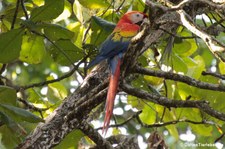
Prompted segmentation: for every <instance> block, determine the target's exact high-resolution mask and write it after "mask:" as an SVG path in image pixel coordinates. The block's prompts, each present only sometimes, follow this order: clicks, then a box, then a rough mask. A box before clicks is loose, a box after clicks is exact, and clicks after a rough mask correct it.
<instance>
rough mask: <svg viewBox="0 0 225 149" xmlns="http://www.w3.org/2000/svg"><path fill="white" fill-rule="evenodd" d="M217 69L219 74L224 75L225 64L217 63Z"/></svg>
mask: <svg viewBox="0 0 225 149" xmlns="http://www.w3.org/2000/svg"><path fill="white" fill-rule="evenodd" d="M219 69H220V73H221V74H223V75H224V74H225V63H224V62H222V61H221V62H219Z"/></svg>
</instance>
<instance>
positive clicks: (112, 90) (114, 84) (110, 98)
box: [102, 59, 121, 134]
mask: <svg viewBox="0 0 225 149" xmlns="http://www.w3.org/2000/svg"><path fill="white" fill-rule="evenodd" d="M120 63H121V61H120V60H119V59H118V63H117V66H116V71H115V73H114V74H111V76H110V81H109V89H108V93H107V99H106V107H105V108H106V110H105V119H104V125H103V128H102V134H104V133H105V134H106V133H107V130H108V128H109V123H110V119H111V117H112V113H113V107H114V100H115V96H116V93H117V88H118V82H119V78H120Z"/></svg>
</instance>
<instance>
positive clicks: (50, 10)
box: [30, 0, 64, 22]
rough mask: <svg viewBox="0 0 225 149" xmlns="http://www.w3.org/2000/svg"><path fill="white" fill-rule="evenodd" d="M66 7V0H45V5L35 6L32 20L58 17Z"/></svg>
mask: <svg viewBox="0 0 225 149" xmlns="http://www.w3.org/2000/svg"><path fill="white" fill-rule="evenodd" d="M63 9H64V0H57V1H55V0H45V4H44V5H43V6H40V7H37V8H34V9H33V10H32V11H31V18H30V19H31V20H32V21H35V22H36V21H48V20H51V19H55V18H57V17H58V16H59V15H60V14H61V13H62V12H63Z"/></svg>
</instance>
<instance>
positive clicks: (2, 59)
mask: <svg viewBox="0 0 225 149" xmlns="http://www.w3.org/2000/svg"><path fill="white" fill-rule="evenodd" d="M22 34H23V30H22V29H13V30H10V31H8V32H5V33H2V34H0V45H1V46H0V51H1V54H0V63H9V62H11V61H13V60H15V59H17V58H18V57H19V54H20V49H21V43H22Z"/></svg>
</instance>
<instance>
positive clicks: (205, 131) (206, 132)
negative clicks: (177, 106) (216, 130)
mask: <svg viewBox="0 0 225 149" xmlns="http://www.w3.org/2000/svg"><path fill="white" fill-rule="evenodd" d="M190 126H191V128H192V130H193V132H195V133H196V134H198V135H201V136H212V130H213V129H212V126H209V125H195V124H190Z"/></svg>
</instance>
